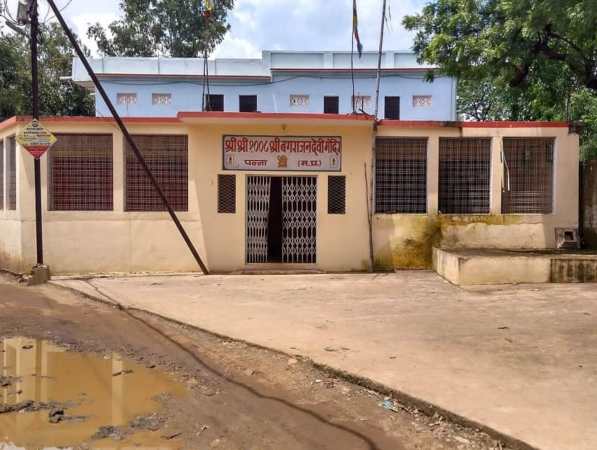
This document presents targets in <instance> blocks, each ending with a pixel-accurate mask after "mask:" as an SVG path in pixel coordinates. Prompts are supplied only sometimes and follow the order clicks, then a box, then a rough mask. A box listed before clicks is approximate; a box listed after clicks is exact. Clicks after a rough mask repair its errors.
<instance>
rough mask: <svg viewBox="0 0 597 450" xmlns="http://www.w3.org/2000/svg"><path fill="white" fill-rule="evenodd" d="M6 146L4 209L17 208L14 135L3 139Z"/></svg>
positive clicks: (15, 145)
mask: <svg viewBox="0 0 597 450" xmlns="http://www.w3.org/2000/svg"><path fill="white" fill-rule="evenodd" d="M5 142H6V143H7V146H6V149H5V151H6V209H8V210H9V211H16V209H17V141H16V138H15V137H14V136H11V137H9V138H8V139H6V141H5Z"/></svg>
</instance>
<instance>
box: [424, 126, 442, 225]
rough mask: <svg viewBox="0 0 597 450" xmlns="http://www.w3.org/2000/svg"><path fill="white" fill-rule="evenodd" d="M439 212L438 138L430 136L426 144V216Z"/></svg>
mask: <svg viewBox="0 0 597 450" xmlns="http://www.w3.org/2000/svg"><path fill="white" fill-rule="evenodd" d="M438 210H439V137H438V136H431V137H430V138H429V141H428V143H427V214H430V215H434V214H437V213H438Z"/></svg>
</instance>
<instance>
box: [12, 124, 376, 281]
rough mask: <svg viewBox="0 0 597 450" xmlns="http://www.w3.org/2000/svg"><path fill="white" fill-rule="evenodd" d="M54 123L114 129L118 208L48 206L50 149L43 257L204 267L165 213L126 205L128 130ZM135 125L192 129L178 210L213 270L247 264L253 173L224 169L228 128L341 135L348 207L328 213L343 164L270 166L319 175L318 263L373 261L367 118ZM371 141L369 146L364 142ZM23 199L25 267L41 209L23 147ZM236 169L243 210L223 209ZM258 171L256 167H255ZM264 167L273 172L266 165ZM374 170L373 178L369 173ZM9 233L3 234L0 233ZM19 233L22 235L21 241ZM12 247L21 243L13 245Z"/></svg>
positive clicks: (111, 264) (348, 265) (142, 129)
mask: <svg viewBox="0 0 597 450" xmlns="http://www.w3.org/2000/svg"><path fill="white" fill-rule="evenodd" d="M45 125H46V126H47V128H49V129H50V130H51V131H53V132H54V133H90V134H93V133H113V139H114V141H113V151H114V158H113V161H114V211H102V212H94V211H89V212H80V211H72V212H70V211H69V212H66V211H48V210H47V207H48V205H47V198H48V196H47V173H48V166H47V156H44V157H43V158H42V200H43V206H44V250H45V262H46V263H47V264H48V265H50V267H51V269H52V271H53V273H55V274H75V273H90V272H96V273H97V272H143V271H163V272H181V271H197V270H198V267H197V264H196V263H195V261H194V259H193V258H192V257H191V255H190V253H189V251H188V249H187V247H186V245H185V244H184V242H183V241H182V239H181V238H180V235H179V234H178V232H177V230H176V229H175V226H174V224H173V223H172V222H171V220H170V218H169V216H168V215H167V214H166V213H137V212H135V213H129V212H125V211H124V201H123V198H124V191H123V186H124V156H123V137H122V135H121V133H120V132H119V130H118V129H116V127H115V126H113V125H110V124H104V123H100V124H90V123H83V124H81V123H73V124H68V123H61V122H57V123H54V122H47V123H46V124H45ZM129 129H130V132H131V133H132V134H187V135H188V136H189V211H188V212H181V213H179V217H180V219H181V221H182V223H183V225H184V226H185V228H186V230H187V232H188V233H189V236H190V237H191V240H192V241H193V243H194V244H195V246H196V247H197V249H198V251H199V253H200V254H201V256H202V257H203V258H204V261H205V263H206V264H207V265H208V267H209V269H210V270H211V271H214V272H231V271H237V270H243V269H245V268H246V267H247V264H245V247H246V242H245V229H246V225H245V224H246V198H245V197H246V179H247V176H248V175H250V174H251V173H249V172H240V171H239V172H230V171H227V172H224V171H223V170H222V136H223V135H224V134H246V135H251V134H252V135H289V136H300V135H305V136H315V135H316V136H326V135H330V136H342V138H343V171H342V172H341V173H340V174H344V175H346V176H347V205H346V208H347V214H345V215H333V216H332V215H328V214H327V179H328V175H339V173H333V174H331V173H330V174H328V173H315V174H310V173H305V172H271V173H269V174H270V175H278V176H282V175H284V176H289V175H314V176H316V177H317V182H318V194H317V202H318V214H317V224H318V240H317V264H316V265H314V266H313V267H314V268H318V269H321V270H329V271H352V270H367V269H368V268H369V247H368V221H367V214H366V201H367V197H366V194H365V191H366V189H365V188H366V187H365V175H364V170H365V163H368V161H369V159H367V158H368V157H369V155H370V147H371V131H370V129H371V128H370V126H368V125H358V126H354V127H352V126H351V127H348V126H337V127H330V126H313V125H312V124H311V125H308V126H305V125H293V124H287V125H284V126H282V125H260V126H254V125H251V126H249V125H228V126H222V125H213V124H212V125H182V124H176V125H155V124H151V125H142V124H139V125H129ZM363 149H365V151H363ZM19 154H20V155H21V159H22V163H21V164H20V166H19V174H20V177H21V178H22V180H23V182H20V183H19V187H20V191H21V192H20V197H19V199H20V203H22V205H23V207H22V208H21V209H20V212H19V220H18V222H17V225H16V229H19V230H22V233H23V236H24V239H22V240H21V241H20V243H19V239H18V238H14V239H13V238H12V237H11V238H9V239H7V241H10V243H11V245H14V247H15V248H17V249H18V248H20V250H21V254H20V255H16V254H15V255H16V256H15V258H16V260H18V261H20V267H23V268H28V267H30V266H32V265H33V264H34V263H35V242H34V236H35V209H34V191H33V186H34V184H33V160H32V158H31V157H30V156H29V155H28V154H27V153H25V152H23V151H21V149H19ZM221 173H227V174H231V173H235V174H236V175H237V178H236V180H237V202H236V203H237V211H236V214H218V212H217V176H218V174H221ZM253 174H257V173H253ZM258 174H261V175H266V174H268V173H263V172H259V173H258ZM368 176H369V177H370V175H368ZM369 180H370V178H369ZM0 241H4V239H0ZM15 243H16V244H15ZM13 253H14V252H13Z"/></svg>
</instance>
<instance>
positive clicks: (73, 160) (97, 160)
mask: <svg viewBox="0 0 597 450" xmlns="http://www.w3.org/2000/svg"><path fill="white" fill-rule="evenodd" d="M56 137H57V138H58V141H57V142H56V144H55V145H54V146H53V147H52V150H51V151H50V152H49V153H48V179H49V186H48V195H49V199H48V200H49V201H48V203H49V209H50V210H51V211H111V210H112V209H113V184H112V183H113V174H112V167H113V166H112V135H111V134H102V135H92V134H58V135H56Z"/></svg>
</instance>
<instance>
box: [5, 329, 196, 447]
mask: <svg viewBox="0 0 597 450" xmlns="http://www.w3.org/2000/svg"><path fill="white" fill-rule="evenodd" d="M0 363H1V364H0V369H1V370H0V375H2V376H3V377H5V378H4V380H5V382H4V383H3V384H7V383H6V379H7V378H6V377H8V380H9V381H10V384H8V385H7V386H4V387H2V386H0V407H2V406H6V405H17V404H21V403H22V402H26V401H34V402H39V403H44V404H51V403H53V402H57V403H59V404H61V405H66V408H65V409H64V413H65V416H66V418H67V420H63V421H61V422H59V423H55V424H53V423H50V420H49V412H50V411H49V410H48V409H43V410H40V411H35V412H26V411H20V412H17V413H5V414H0V450H16V449H19V450H21V449H25V450H32V449H33V450H38V449H52V448H55V447H60V448H69V446H76V445H77V444H81V443H84V442H87V443H88V444H89V448H97V449H106V450H107V449H119V450H124V449H128V448H136V449H139V448H142V449H147V450H149V449H151V450H158V449H164V450H174V449H178V448H179V447H180V446H179V445H178V444H177V443H175V442H171V441H168V442H166V443H165V442H163V440H162V439H161V437H160V432H159V431H145V430H139V431H138V430H130V429H129V433H130V434H128V435H126V436H125V437H124V439H122V440H120V441H115V440H113V439H103V440H95V441H91V437H92V436H93V435H94V434H95V433H96V432H97V431H98V429H99V428H100V427H105V426H112V427H127V425H129V424H130V422H131V421H132V420H133V419H136V418H137V417H140V416H149V415H151V414H152V413H154V412H155V411H157V410H158V409H159V406H160V405H159V403H158V401H157V400H155V397H156V396H158V395H182V394H183V393H184V388H183V387H182V385H180V384H177V383H175V382H173V381H172V380H171V379H170V378H169V377H168V376H167V375H166V374H164V373H160V372H159V371H157V370H154V369H148V368H145V367H142V366H139V365H138V364H135V363H132V362H130V361H127V360H123V359H122V358H121V357H120V356H118V355H116V354H111V355H108V356H104V357H101V356H98V355H94V354H83V353H74V352H68V351H67V350H65V349H64V348H61V347H58V346H56V345H54V344H52V343H49V342H46V341H40V340H32V339H26V338H12V339H4V340H0ZM69 418H71V419H69ZM72 418H78V419H75V420H72Z"/></svg>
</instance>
